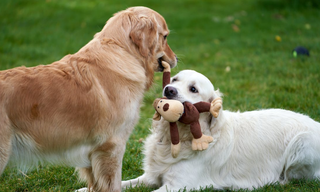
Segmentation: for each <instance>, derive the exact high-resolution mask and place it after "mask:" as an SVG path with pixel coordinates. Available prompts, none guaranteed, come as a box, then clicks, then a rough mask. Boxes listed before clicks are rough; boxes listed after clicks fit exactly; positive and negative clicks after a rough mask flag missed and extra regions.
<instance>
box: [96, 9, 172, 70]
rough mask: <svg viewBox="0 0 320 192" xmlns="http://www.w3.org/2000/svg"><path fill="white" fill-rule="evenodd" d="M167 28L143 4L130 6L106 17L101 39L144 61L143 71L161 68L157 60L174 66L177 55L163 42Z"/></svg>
mask: <svg viewBox="0 0 320 192" xmlns="http://www.w3.org/2000/svg"><path fill="white" fill-rule="evenodd" d="M168 35H169V29H168V26H167V24H166V21H165V20H164V18H163V17H162V16H161V15H160V14H159V13H157V12H155V11H154V10H152V9H149V8H147V7H131V8H128V9H126V10H124V11H120V12H118V13H116V14H115V15H114V17H112V18H111V19H109V20H108V22H107V24H106V25H105V26H104V28H103V30H102V31H101V32H100V33H97V34H96V37H97V36H100V38H101V39H103V38H108V39H110V38H111V39H112V40H113V41H115V42H116V43H118V44H119V45H120V46H122V47H123V48H124V49H126V50H127V51H128V52H130V53H131V54H132V55H134V56H135V57H138V58H137V59H139V60H141V61H142V63H144V65H146V66H144V67H145V68H146V69H147V72H148V73H150V72H151V75H152V76H153V72H154V71H163V66H162V64H161V61H162V60H164V61H166V62H167V63H169V64H170V66H171V68H173V67H175V66H176V65H177V57H176V55H175V53H174V52H173V51H172V50H171V48H170V47H169V45H168V43H167V37H168Z"/></svg>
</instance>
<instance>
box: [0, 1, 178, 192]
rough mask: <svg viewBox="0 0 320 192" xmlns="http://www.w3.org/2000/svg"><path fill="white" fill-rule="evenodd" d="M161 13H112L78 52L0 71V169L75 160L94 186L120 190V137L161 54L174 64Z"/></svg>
mask: <svg viewBox="0 0 320 192" xmlns="http://www.w3.org/2000/svg"><path fill="white" fill-rule="evenodd" d="M168 34H169V30H168V27H167V24H166V22H165V20H164V18H163V17H162V16H161V15H160V14H158V13H157V12H155V11H153V10H151V9H149V8H146V7H132V8H128V9H126V10H124V11H121V12H118V13H116V14H115V15H114V16H113V17H112V18H110V19H109V20H108V21H107V23H106V25H105V26H104V27H103V29H102V30H101V32H98V33H96V34H95V35H94V38H93V39H92V40H91V41H90V42H89V43H88V44H86V45H85V46H84V47H82V48H81V49H80V50H79V51H78V52H76V53H75V54H72V55H67V56H65V57H63V58H62V59H61V60H59V61H56V62H54V63H52V64H50V65H40V66H36V67H30V68H27V67H17V68H14V69H9V70H4V71H1V72H0V174H1V173H2V172H3V170H4V169H5V167H6V166H7V165H8V164H15V165H17V166H18V168H19V169H22V170H26V169H27V168H28V167H29V166H32V165H36V164H37V163H38V162H50V163H60V164H64V165H68V166H74V167H78V169H79V174H80V178H82V179H84V180H86V181H87V183H88V189H89V190H93V191H121V166H122V158H123V154H124V151H125V144H126V141H127V139H128V137H129V135H130V133H131V132H132V130H133V128H134V125H135V124H136V123H137V121H138V118H139V110H140V105H141V102H142V99H143V94H144V92H145V91H146V90H148V88H149V87H150V86H151V85H152V82H153V75H154V72H157V71H162V69H163V66H161V61H162V60H163V61H166V62H168V63H169V64H170V66H171V67H175V66H176V64H177V58H176V55H175V54H174V52H172V50H171V49H170V47H169V45H168V44H167V36H168Z"/></svg>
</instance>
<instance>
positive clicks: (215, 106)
mask: <svg viewBox="0 0 320 192" xmlns="http://www.w3.org/2000/svg"><path fill="white" fill-rule="evenodd" d="M221 107H222V99H221V98H220V97H218V98H215V99H214V100H213V101H212V102H211V106H210V113H211V114H212V115H213V117H214V118H217V117H218V116H219V111H220V109H221Z"/></svg>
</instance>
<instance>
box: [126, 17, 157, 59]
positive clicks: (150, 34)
mask: <svg viewBox="0 0 320 192" xmlns="http://www.w3.org/2000/svg"><path fill="white" fill-rule="evenodd" d="M131 25H132V28H131V31H130V34H129V36H130V38H131V40H132V42H133V43H134V44H135V45H136V46H137V47H138V48H139V52H140V54H141V55H142V56H143V57H148V55H149V52H153V50H154V47H155V40H156V35H157V24H156V23H155V20H154V18H150V17H147V16H145V15H140V16H139V17H138V18H137V19H134V18H132V19H131Z"/></svg>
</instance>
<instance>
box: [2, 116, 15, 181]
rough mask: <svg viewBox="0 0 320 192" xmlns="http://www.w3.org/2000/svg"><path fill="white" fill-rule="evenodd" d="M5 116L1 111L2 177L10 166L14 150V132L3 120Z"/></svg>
mask: <svg viewBox="0 0 320 192" xmlns="http://www.w3.org/2000/svg"><path fill="white" fill-rule="evenodd" d="M1 116H2V117H1ZM3 116H4V113H2V112H1V111H0V175H1V174H2V173H3V171H4V169H5V168H6V166H7V164H8V161H9V158H10V154H11V150H12V144H11V142H12V141H11V138H12V131H11V130H10V126H9V124H8V123H7V122H6V121H4V120H2V119H3V118H4V117H3Z"/></svg>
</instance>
